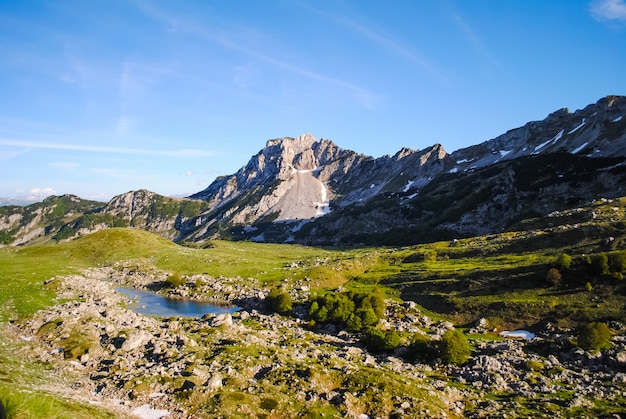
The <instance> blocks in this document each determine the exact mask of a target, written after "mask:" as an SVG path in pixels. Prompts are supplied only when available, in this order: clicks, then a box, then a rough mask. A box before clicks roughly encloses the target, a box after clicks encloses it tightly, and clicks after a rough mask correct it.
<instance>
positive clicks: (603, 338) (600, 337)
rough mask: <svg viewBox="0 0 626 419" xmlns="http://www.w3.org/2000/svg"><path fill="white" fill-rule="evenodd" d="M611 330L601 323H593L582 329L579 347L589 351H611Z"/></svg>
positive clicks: (579, 336)
mask: <svg viewBox="0 0 626 419" xmlns="http://www.w3.org/2000/svg"><path fill="white" fill-rule="evenodd" d="M611 337H612V335H611V330H610V329H609V327H608V326H607V325H606V324H604V323H601V322H592V323H589V324H586V325H584V326H583V327H581V328H580V331H579V333H578V346H580V347H581V348H583V349H585V350H587V351H589V350H597V351H601V350H603V349H609V348H610V347H611Z"/></svg>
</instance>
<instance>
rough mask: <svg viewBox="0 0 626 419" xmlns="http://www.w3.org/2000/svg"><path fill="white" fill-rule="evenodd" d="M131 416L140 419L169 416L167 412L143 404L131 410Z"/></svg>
mask: <svg viewBox="0 0 626 419" xmlns="http://www.w3.org/2000/svg"><path fill="white" fill-rule="evenodd" d="M132 413H133V415H135V416H137V417H139V418H140V419H161V418H166V417H169V416H170V412H169V411H167V410H161V409H153V408H152V407H151V406H150V405H149V404H144V405H143V406H139V407H138V408H136V409H135V410H133V412H132Z"/></svg>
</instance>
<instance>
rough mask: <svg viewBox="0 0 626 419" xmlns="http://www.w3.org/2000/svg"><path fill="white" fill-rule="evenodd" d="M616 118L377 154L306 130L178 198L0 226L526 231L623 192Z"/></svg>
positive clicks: (266, 235)
mask: <svg viewBox="0 0 626 419" xmlns="http://www.w3.org/2000/svg"><path fill="white" fill-rule="evenodd" d="M625 115H626V97H624V96H607V97H605V98H602V99H600V100H599V101H598V102H597V103H595V104H591V105H589V106H587V107H585V108H584V109H582V110H577V111H575V112H570V111H569V110H568V109H560V110H558V111H556V112H553V113H551V114H550V115H548V116H547V117H546V118H545V119H544V120H542V121H532V122H529V123H527V124H525V125H524V126H522V127H519V128H515V129H512V130H510V131H508V132H506V133H504V134H502V135H500V136H498V137H496V138H494V139H491V140H488V141H485V142H483V143H481V144H477V145H474V146H471V147H467V148H463V149H460V150H457V151H454V152H453V153H447V152H446V151H445V150H444V148H443V146H441V145H440V144H435V145H433V146H431V147H428V148H426V149H423V150H413V149H410V148H403V149H402V150H400V151H398V152H397V153H396V154H395V155H393V156H389V155H387V156H383V157H380V158H373V157H371V156H366V155H363V154H359V153H357V152H355V151H351V150H345V149H342V148H340V147H339V146H338V145H336V144H335V143H333V142H332V141H330V140H328V139H320V140H317V139H315V138H314V137H313V136H312V135H310V134H305V135H302V136H300V137H297V138H280V139H273V140H269V141H267V143H266V145H265V147H264V148H263V149H262V150H260V151H259V152H258V153H257V154H256V155H255V156H253V157H252V158H251V159H250V160H249V162H248V163H247V164H246V165H245V166H244V167H242V168H241V169H240V170H238V171H237V172H236V173H234V174H232V175H228V176H222V177H219V178H217V179H216V180H215V181H214V182H213V183H211V184H210V185H209V186H208V187H207V188H206V189H204V190H202V191H200V192H198V193H195V194H193V195H191V196H190V197H189V198H188V199H175V198H168V197H163V196H160V195H157V194H154V193H152V192H149V191H145V190H140V191H131V192H128V193H126V194H122V195H120V196H117V197H115V198H113V199H112V200H111V201H110V202H109V203H107V204H100V205H99V206H98V204H91V206H90V207H89V210H88V211H85V213H84V214H77V213H75V212H71V214H72V215H71V216H70V215H68V214H64V215H63V217H61V218H57V219H55V221H54V222H53V223H49V224H48V225H43V224H45V223H43V224H42V222H38V223H36V225H37V226H38V227H37V228H39V230H37V233H33V231H35V230H33V228H34V227H32V228H31V229H30V230H29V229H28V228H25V227H23V226H22V224H23V222H22V221H26V219H22V218H19V214H22V213H25V211H26V212H28V211H35V209H29V208H30V207H25V209H22V210H18V209H17V207H4V209H2V211H0V231H2V232H3V233H2V234H4V235H5V236H4V237H5V238H4V243H11V244H23V243H27V242H29V241H31V240H32V239H33V238H35V237H38V236H42V237H49V238H52V237H54V238H55V239H57V240H60V239H67V238H72V237H76V236H77V235H81V234H85V233H87V232H90V231H95V230H97V229H100V228H106V227H111V226H131V227H135V228H141V229H145V230H148V231H153V232H157V233H159V234H161V235H163V236H164V237H167V238H169V239H172V240H175V241H185V242H200V243H201V242H204V241H206V240H209V239H216V238H222V239H234V240H254V241H268V242H296V243H303V244H318V245H360V244H410V243H417V242H424V241H430V240H437V239H442V238H453V237H463V236H471V235H475V234H488V233H495V232H501V231H506V230H510V229H524V228H526V226H528V225H530V224H528V223H525V222H524V220H529V219H537V218H545V217H548V216H549V215H550V214H551V213H553V212H554V211H562V210H566V209H574V208H576V207H580V206H585V205H587V204H588V203H590V202H592V201H593V200H596V199H598V198H615V197H620V196H626V190H625V188H626V186H624V185H626V182H625V181H626V165H625V163H624V162H625V160H626V119H625V118H624V116H625ZM55 199H58V198H55ZM73 199H77V198H73ZM54 202H56V201H54V199H52V201H50V202H49V203H48V205H49V206H53V205H57V204H55V203H54ZM7 208H8V209H7ZM33 208H35V207H33ZM37 208H38V211H43V212H46V211H56V212H62V211H60V210H58V209H57V210H54V209H42V208H41V207H37ZM16 214H17V215H16ZM18 218H19V219H18ZM11 220H12V221H11ZM20 220H22V221H20ZM531 224H532V223H531ZM28 231H31V232H30V233H28Z"/></svg>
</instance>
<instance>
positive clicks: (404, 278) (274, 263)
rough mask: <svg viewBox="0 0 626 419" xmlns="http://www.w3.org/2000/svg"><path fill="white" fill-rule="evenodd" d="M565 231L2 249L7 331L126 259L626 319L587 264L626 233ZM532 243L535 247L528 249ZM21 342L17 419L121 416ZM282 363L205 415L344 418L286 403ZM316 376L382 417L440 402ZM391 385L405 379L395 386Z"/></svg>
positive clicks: (78, 347)
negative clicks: (409, 404) (66, 287)
mask: <svg viewBox="0 0 626 419" xmlns="http://www.w3.org/2000/svg"><path fill="white" fill-rule="evenodd" d="M598 212H600V211H598ZM590 232H591V233H590ZM583 233H584V234H583ZM608 233H610V234H611V235H612V236H614V237H615V239H614V240H613V241H612V242H611V244H610V246H611V247H610V248H607V245H605V244H604V239H605V238H606V235H607V234H608ZM559 234H561V233H560V232H559V231H556V230H555V231H552V232H551V231H550V230H549V229H548V230H545V231H543V230H542V231H541V232H535V233H532V234H530V233H515V232H510V233H503V234H500V235H489V236H484V237H473V238H468V239H462V240H454V241H452V240H450V241H440V242H436V243H430V244H425V245H416V246H409V247H403V248H384V247H380V248H359V249H320V248H311V247H304V246H295V245H279V244H261V243H251V242H228V241H214V242H211V243H210V245H209V246H208V247H206V248H190V247H184V246H180V245H177V244H175V243H172V242H170V241H168V240H166V239H163V238H161V237H159V236H157V235H154V234H151V233H147V232H144V231H141V230H136V229H124V228H114V229H108V230H102V231H99V232H97V233H94V234H91V235H88V236H85V237H82V238H79V239H76V240H73V241H69V242H64V243H48V244H41V245H33V246H26V247H19V248H9V247H5V248H1V249H0V322H1V323H0V325H1V324H2V323H3V322H7V321H8V320H19V319H22V318H25V317H27V316H29V315H31V314H33V313H34V312H36V311H37V310H40V309H43V308H45V307H48V306H51V305H53V304H57V303H58V300H57V299H56V294H55V288H54V287H55V283H56V282H58V281H53V282H51V283H49V284H47V285H45V284H44V283H45V282H46V281H47V280H48V279H50V278H53V277H55V276H59V275H67V274H71V273H77V272H79V271H80V270H81V269H84V268H89V267H102V266H112V265H114V264H116V263H118V262H130V263H135V262H136V263H137V265H138V266H140V267H142V268H145V269H147V270H149V269H158V270H162V271H166V272H169V273H170V275H172V276H173V277H176V276H178V277H180V276H184V275H192V274H200V273H204V274H208V275H211V276H214V277H219V276H223V277H228V278H235V277H239V278H241V280H242V281H247V279H248V278H254V279H256V280H258V281H259V282H260V283H261V284H263V285H265V286H266V287H268V288H272V287H274V286H276V284H278V283H280V284H281V285H282V286H285V287H287V288H288V287H289V286H294V285H298V286H300V285H303V284H307V285H309V286H310V288H311V290H312V292H330V291H332V290H335V289H336V288H337V287H340V286H341V287H343V288H345V289H348V290H359V291H369V290H371V289H373V288H375V287H382V288H383V289H384V290H385V292H386V293H387V295H388V296H392V297H396V298H402V299H405V300H413V301H416V302H417V303H418V304H420V305H421V306H422V307H424V310H423V312H424V314H427V315H429V317H433V318H435V319H447V320H452V321H453V322H455V323H457V324H469V323H471V322H473V321H475V320H476V319H477V318H479V317H486V318H487V319H488V320H489V324H490V327H498V328H499V329H502V328H512V327H525V328H526V327H527V326H532V325H539V324H541V322H545V321H551V322H553V323H556V324H557V326H563V327H571V326H573V325H576V324H580V323H583V322H588V321H606V320H611V319H616V320H621V321H626V314H625V313H624V310H623V308H624V306H625V305H626V295H625V294H626V293H625V292H624V288H625V286H624V283H623V281H621V282H620V281H616V280H610V279H606V278H605V279H598V278H589V277H586V276H585V275H587V274H586V273H585V268H584V265H581V262H580V260H582V256H581V255H582V254H583V253H586V254H593V253H597V252H600V251H611V250H616V249H617V250H619V249H623V248H624V247H625V246H626V240H624V237H625V235H626V233H624V232H623V231H622V232H620V230H615V229H609V228H608V227H605V226H604V225H603V224H602V225H601V224H598V225H595V226H594V228H593V229H590V230H585V231H581V232H577V233H576V234H577V235H576V236H575V237H581V239H580V240H571V238H572V237H574V236H572V235H567V236H560V235H559ZM564 237H565V238H567V240H564ZM533 240H536V241H535V242H533ZM537 241H538V242H539V244H538V242H537ZM529 243H534V244H533V245H532V246H528V244H529ZM524 249H526V250H524ZM564 252H565V253H568V254H570V255H571V256H572V257H573V258H574V260H575V263H574V268H573V269H572V270H571V271H569V272H567V273H565V274H564V278H565V279H566V284H565V285H564V286H561V287H559V288H555V287H553V286H550V285H548V284H546V283H545V274H546V272H547V269H548V268H549V267H551V266H552V264H553V263H554V261H555V260H556V257H557V256H558V255H559V254H561V253H564ZM576 263H578V265H576ZM587 280H589V281H592V282H593V290H592V291H588V290H586V289H585V288H584V286H583V285H582V284H584V282H585V281H587ZM57 326H58V324H57V323H56V322H52V323H51V324H49V325H46V327H45V328H42V330H40V332H39V333H41V334H44V333H51V332H52V331H53V330H54V329H55V328H56V327H57ZM259 328H260V329H262V327H261V326H259ZM215 333H218V332H212V334H206V333H205V335H206V336H204V337H203V338H202V339H204V340H206V341H207V344H208V343H209V341H211V342H212V341H213V340H214V339H215V335H214V334H215ZM66 339H67V340H68V342H67V345H66V346H67V347H68V351H69V352H68V353H66V354H65V355H66V357H68V358H75V357H79V356H80V355H81V354H82V353H84V351H85V350H86V348H88V346H89V343H90V342H89V341H88V340H85V339H83V338H80V337H78V336H74V335H71V334H70V335H69V336H68V337H67V338H66ZM15 345H17V344H15V343H11V342H10V341H8V340H7V341H6V342H4V343H3V344H2V345H0V399H2V400H3V402H4V403H5V404H6V405H7V408H8V410H9V412H10V414H11V415H12V416H10V417H17V418H21V417H24V418H30V417H53V418H54V417H58V418H62V417H77V418H81V417H110V415H109V414H108V413H106V412H101V411H100V410H98V411H96V410H94V408H92V407H89V406H84V405H80V404H77V403H73V402H70V401H68V400H66V399H65V398H63V397H61V396H58V395H55V394H54V393H51V392H48V391H44V390H42V388H43V387H42V385H41V384H42V383H45V381H46V377H49V376H50V371H49V368H48V367H47V366H46V365H43V364H37V363H32V364H28V365H27V364H25V363H24V360H23V359H21V358H20V357H19V356H18V355H17V353H18V350H17V348H16V347H15ZM275 349H276V348H269V347H265V346H261V345H256V344H246V345H243V344H241V343H239V342H231V343H228V342H225V343H224V344H221V346H219V350H215V351H212V352H211V351H209V352H207V353H206V354H205V356H206V358H207V359H210V358H214V357H220V358H221V357H224V358H228V359H231V360H232V359H236V360H237V361H238V362H240V363H242V364H243V365H248V364H249V365H250V367H251V368H252V367H253V366H254V365H256V362H258V360H259V359H260V358H263V359H265V360H266V361H270V360H271V361H272V362H273V360H274V359H276V357H277V356H278V355H277V354H275V353H274V351H275ZM72 350H74V351H73V352H72ZM279 360H280V361H281V363H282V364H281V365H284V368H286V369H285V370H284V371H283V370H282V369H281V370H276V374H275V375H276V377H274V376H273V375H271V374H270V375H269V376H268V378H264V379H261V380H258V381H259V382H257V384H256V385H262V386H263V393H262V395H260V394H257V395H250V394H247V393H246V392H245V390H246V389H247V388H248V387H247V386H248V385H249V383H248V382H246V383H242V385H241V388H237V387H236V386H234V387H232V386H230V385H229V386H227V387H224V388H223V389H222V390H220V391H219V392H218V393H217V394H214V395H205V396H204V397H205V398H204V399H202V400H197V403H198V405H197V406H198V413H199V414H202V415H205V416H209V417H210V416H211V412H215V411H220V412H223V411H231V412H236V409H237V407H236V406H238V403H242V402H245V403H248V405H249V406H250V410H249V411H248V410H245V409H244V410H243V411H241V412H239V413H233V416H232V417H244V416H246V417H247V416H250V415H257V416H259V417H263V416H264V417H273V415H274V416H275V412H274V411H282V412H291V413H293V414H294V415H299V416H302V417H317V415H318V414H321V413H325V414H326V417H333V416H337V417H339V416H341V415H342V414H344V413H345V412H340V411H338V410H337V409H336V408H335V407H334V406H332V405H330V404H327V405H316V407H314V408H313V407H311V406H308V405H307V403H305V402H300V401H298V402H295V403H294V404H293V405H292V404H290V403H291V402H287V401H286V399H285V398H284V394H283V393H284V391H286V390H287V389H288V386H287V384H285V383H283V382H281V381H280V380H279V378H280V377H281V376H282V377H284V376H290V375H294V374H296V371H298V370H299V369H301V368H302V365H295V364H293V365H292V364H291V363H290V362H289V360H285V359H279ZM310 361H311V363H314V362H315V360H310ZM317 371H322V369H318V370H317ZM279 373H280V374H279ZM316 374H317V373H316ZM296 375H297V374H296ZM316 380H318V381H320V383H323V382H324V380H327V381H328V383H327V384H329V386H331V384H332V385H337V386H342V387H347V388H350V389H351V392H354V393H357V394H359V403H361V405H362V406H363V408H364V409H365V410H367V411H368V412H373V413H379V414H381V415H384V414H385V412H386V411H387V410H388V408H389V406H388V403H389V398H390V397H392V395H394V394H397V393H398V392H401V393H402V394H404V395H406V397H407V398H410V399H415V400H420V398H422V399H424V400H426V401H427V402H428V403H433V404H434V405H436V403H435V401H433V400H430V399H428V398H429V397H430V396H429V395H428V394H427V391H426V390H422V389H420V388H419V383H418V382H417V381H415V382H414V381H412V380H408V381H407V377H405V376H402V375H400V374H398V375H394V374H392V373H390V372H385V373H384V374H382V373H381V372H380V371H378V370H376V371H374V370H371V371H370V370H368V369H363V370H361V371H359V372H358V373H355V374H354V375H352V376H346V377H345V378H342V379H341V380H340V376H339V375H337V376H329V377H325V376H322V375H320V376H319V377H316ZM391 382H393V383H397V384H395V385H394V386H389V385H388V383H391ZM401 383H408V384H406V385H405V384H401ZM244 384H245V385H244ZM233 385H234V384H233ZM331 387H332V386H331ZM26 390H27V391H26ZM330 390H332V389H330V388H329V391H330ZM190 397H196V396H190ZM215 409H217V410H215ZM223 409H226V410H223ZM376 409H380V411H377V410H376ZM11 412H13V413H11ZM15 412H20V413H19V414H17V413H15ZM413 413H415V414H418V413H419V412H417V411H415V412H413ZM200 416H201V415H200Z"/></svg>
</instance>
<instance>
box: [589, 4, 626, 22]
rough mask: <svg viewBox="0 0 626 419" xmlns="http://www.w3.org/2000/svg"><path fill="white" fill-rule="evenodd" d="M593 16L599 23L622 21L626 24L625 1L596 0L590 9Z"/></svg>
mask: <svg viewBox="0 0 626 419" xmlns="http://www.w3.org/2000/svg"><path fill="white" fill-rule="evenodd" d="M589 10H590V12H591V16H593V18H594V19H596V20H598V21H607V20H620V21H624V22H626V3H624V0H594V1H592V2H591V6H590V8H589Z"/></svg>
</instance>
